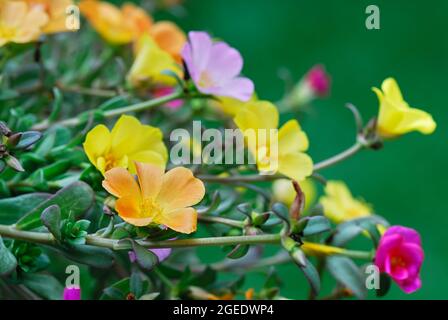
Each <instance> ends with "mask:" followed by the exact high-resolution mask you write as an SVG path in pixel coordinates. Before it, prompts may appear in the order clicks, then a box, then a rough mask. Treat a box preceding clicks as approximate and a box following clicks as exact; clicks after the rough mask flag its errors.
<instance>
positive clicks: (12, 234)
mask: <svg viewBox="0 0 448 320" xmlns="http://www.w3.org/2000/svg"><path fill="white" fill-rule="evenodd" d="M0 235H1V236H3V237H6V238H11V239H17V240H23V241H28V242H33V243H39V244H46V245H56V239H55V238H54V237H53V235H52V234H51V233H47V232H34V231H25V230H19V229H16V228H14V226H7V225H0ZM136 241H137V243H138V244H140V245H141V246H143V247H145V248H148V249H155V248H184V247H210V246H227V245H237V244H243V245H244V244H247V245H255V244H280V243H281V235H280V234H262V235H254V236H231V237H210V238H194V239H181V240H167V241H147V240H136ZM86 244H88V245H92V246H97V247H103V248H109V249H112V250H130V249H132V245H131V244H130V243H129V241H120V240H114V239H106V238H102V237H99V236H96V235H88V236H87V237H86ZM309 244H310V245H312V244H311V243H309ZM304 245H305V246H306V243H305V244H304ZM314 246H315V245H314ZM319 247H321V248H323V249H322V250H323V251H322V252H321V254H325V250H329V249H332V250H333V249H338V250H339V251H334V250H333V251H331V250H329V251H327V252H333V253H329V254H338V255H343V256H346V257H349V258H353V259H362V260H371V259H372V252H366V251H355V250H346V249H344V250H342V251H340V248H335V247H330V246H325V245H319ZM315 250H316V249H315Z"/></svg>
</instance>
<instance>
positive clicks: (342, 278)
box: [326, 255, 367, 299]
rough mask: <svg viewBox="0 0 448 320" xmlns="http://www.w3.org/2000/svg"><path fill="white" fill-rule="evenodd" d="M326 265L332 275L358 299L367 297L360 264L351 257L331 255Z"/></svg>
mask: <svg viewBox="0 0 448 320" xmlns="http://www.w3.org/2000/svg"><path fill="white" fill-rule="evenodd" d="M326 266H327V269H328V271H329V272H330V273H331V275H332V276H333V277H334V278H335V279H336V280H337V281H338V282H339V283H341V284H343V285H344V286H345V287H347V288H348V289H349V290H350V291H352V292H353V294H354V295H355V296H356V297H357V298H358V299H365V298H366V297H367V288H366V285H365V279H364V276H363V274H362V272H361V270H360V268H358V266H357V265H356V264H355V263H354V262H353V261H352V260H350V259H349V258H347V257H343V256H336V255H334V256H329V257H328V258H327V262H326Z"/></svg>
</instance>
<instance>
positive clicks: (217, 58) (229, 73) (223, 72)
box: [206, 42, 243, 84]
mask: <svg viewBox="0 0 448 320" xmlns="http://www.w3.org/2000/svg"><path fill="white" fill-rule="evenodd" d="M242 68H243V58H242V57H241V54H240V53H239V52H238V50H236V49H234V48H232V47H230V46H229V45H228V44H227V43H224V42H218V43H215V44H213V46H212V48H211V51H210V60H209V61H208V64H207V67H206V69H207V72H208V73H209V75H210V76H211V77H212V79H213V81H214V83H216V84H223V83H225V82H227V81H228V80H230V79H233V78H235V77H237V76H238V75H239V74H240V72H241V69H242Z"/></svg>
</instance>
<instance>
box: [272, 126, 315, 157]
mask: <svg viewBox="0 0 448 320" xmlns="http://www.w3.org/2000/svg"><path fill="white" fill-rule="evenodd" d="M307 149H308V137H307V135H306V133H305V132H303V131H302V129H301V128H300V125H299V123H298V122H297V120H289V121H288V122H286V123H285V124H284V125H283V126H282V127H281V128H280V130H279V132H278V150H279V154H283V153H290V152H294V151H306V150H307Z"/></svg>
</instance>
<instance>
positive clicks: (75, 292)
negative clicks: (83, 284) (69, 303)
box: [64, 287, 81, 300]
mask: <svg viewBox="0 0 448 320" xmlns="http://www.w3.org/2000/svg"><path fill="white" fill-rule="evenodd" d="M64 300H81V289H80V288H76V287H73V288H64Z"/></svg>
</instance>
